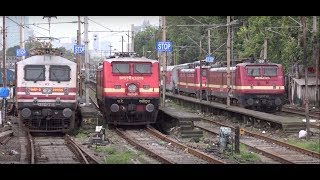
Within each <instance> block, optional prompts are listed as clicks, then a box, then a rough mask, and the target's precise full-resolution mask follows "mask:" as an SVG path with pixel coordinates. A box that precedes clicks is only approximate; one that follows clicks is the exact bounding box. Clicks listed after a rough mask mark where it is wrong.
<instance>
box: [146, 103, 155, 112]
mask: <svg viewBox="0 0 320 180" xmlns="http://www.w3.org/2000/svg"><path fill="white" fill-rule="evenodd" d="M146 110H147V111H148V112H152V111H153V110H154V105H153V104H148V105H146Z"/></svg>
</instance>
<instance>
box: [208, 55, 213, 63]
mask: <svg viewBox="0 0 320 180" xmlns="http://www.w3.org/2000/svg"><path fill="white" fill-rule="evenodd" d="M213 61H214V56H210V55H207V56H206V62H213Z"/></svg>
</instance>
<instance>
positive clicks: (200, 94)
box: [199, 40, 202, 102]
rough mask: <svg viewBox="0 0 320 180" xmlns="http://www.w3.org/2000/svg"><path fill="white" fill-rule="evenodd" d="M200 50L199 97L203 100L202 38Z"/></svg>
mask: <svg viewBox="0 0 320 180" xmlns="http://www.w3.org/2000/svg"><path fill="white" fill-rule="evenodd" d="M199 45H200V46H199V47H200V49H199V50H200V52H199V64H200V68H199V69H200V91H199V98H200V102H201V101H202V61H201V55H202V47H201V46H202V45H201V40H200V44H199Z"/></svg>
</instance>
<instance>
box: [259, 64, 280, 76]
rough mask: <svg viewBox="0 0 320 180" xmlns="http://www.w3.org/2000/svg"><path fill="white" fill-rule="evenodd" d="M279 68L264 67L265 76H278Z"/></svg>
mask: <svg viewBox="0 0 320 180" xmlns="http://www.w3.org/2000/svg"><path fill="white" fill-rule="evenodd" d="M277 75H278V67H276V66H274V67H263V76H277Z"/></svg>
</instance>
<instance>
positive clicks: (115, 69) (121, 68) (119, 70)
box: [112, 63, 130, 74]
mask: <svg viewBox="0 0 320 180" xmlns="http://www.w3.org/2000/svg"><path fill="white" fill-rule="evenodd" d="M112 73H116V74H128V73H130V66H129V64H128V63H126V64H124V63H113V64H112Z"/></svg>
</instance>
